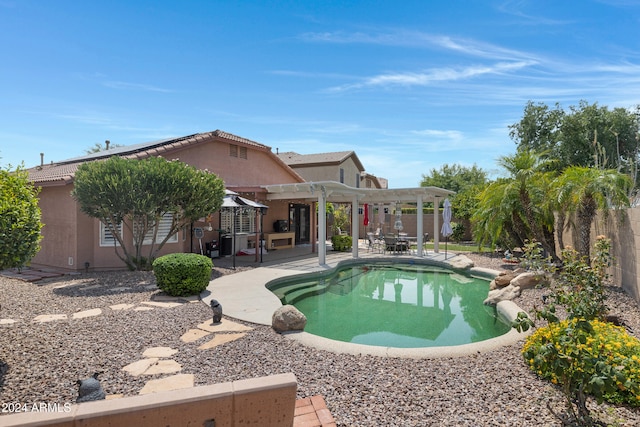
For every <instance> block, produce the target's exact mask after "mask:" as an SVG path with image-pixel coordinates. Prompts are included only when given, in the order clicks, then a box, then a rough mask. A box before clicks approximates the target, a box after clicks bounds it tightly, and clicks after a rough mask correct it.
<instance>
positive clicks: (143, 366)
mask: <svg viewBox="0 0 640 427" xmlns="http://www.w3.org/2000/svg"><path fill="white" fill-rule="evenodd" d="M158 360H160V359H158V358H157V357H153V358H149V359H141V360H138V361H137V362H133V363H129V364H128V365H127V366H125V367H124V368H122V370H123V371H125V372H128V373H129V374H131V375H133V376H134V377H139V376H140V375H142V374H143V373H144V371H146V370H147V369H149V367H150V366H151V365H153V364H154V363H157V362H158Z"/></svg>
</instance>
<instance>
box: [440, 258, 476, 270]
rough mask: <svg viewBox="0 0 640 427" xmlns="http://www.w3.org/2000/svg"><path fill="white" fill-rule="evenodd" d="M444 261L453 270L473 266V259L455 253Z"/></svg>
mask: <svg viewBox="0 0 640 427" xmlns="http://www.w3.org/2000/svg"><path fill="white" fill-rule="evenodd" d="M446 262H447V263H448V264H449V265H450V266H451V268H453V269H455V270H468V269H470V268H471V267H473V261H471V260H470V259H469V258H467V257H466V256H464V255H457V256H455V257H454V258H451V259H448V260H446Z"/></svg>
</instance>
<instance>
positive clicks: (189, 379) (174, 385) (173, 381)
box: [140, 374, 194, 394]
mask: <svg viewBox="0 0 640 427" xmlns="http://www.w3.org/2000/svg"><path fill="white" fill-rule="evenodd" d="M193 382H194V380H193V374H178V375H172V376H170V377H166V378H160V379H157V380H151V381H147V383H146V384H145V385H144V387H142V390H140V394H149V393H157V392H159V391H171V390H180V389H185V388H191V387H193Z"/></svg>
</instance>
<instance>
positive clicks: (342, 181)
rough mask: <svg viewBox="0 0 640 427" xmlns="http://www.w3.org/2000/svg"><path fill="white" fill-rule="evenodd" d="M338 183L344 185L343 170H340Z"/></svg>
mask: <svg viewBox="0 0 640 427" xmlns="http://www.w3.org/2000/svg"><path fill="white" fill-rule="evenodd" d="M340 183H341V184H344V169H342V168H340Z"/></svg>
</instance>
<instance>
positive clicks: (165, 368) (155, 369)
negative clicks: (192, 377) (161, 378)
mask: <svg viewBox="0 0 640 427" xmlns="http://www.w3.org/2000/svg"><path fill="white" fill-rule="evenodd" d="M180 371H182V365H181V364H179V363H178V362H176V361H175V360H171V359H169V360H159V361H158V362H157V363H154V364H153V365H151V366H149V369H147V370H146V371H144V372H143V373H142V375H156V374H173V373H174V372H180Z"/></svg>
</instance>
